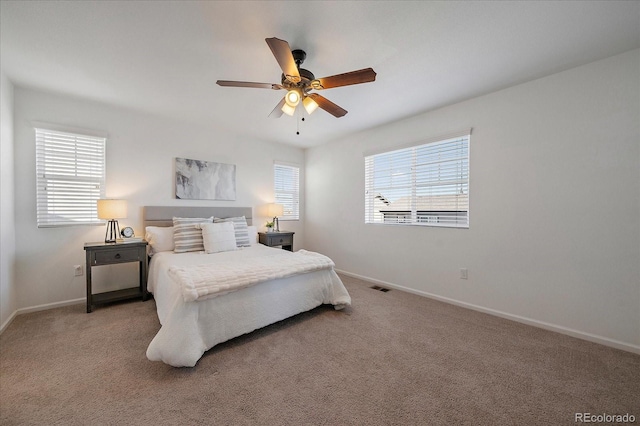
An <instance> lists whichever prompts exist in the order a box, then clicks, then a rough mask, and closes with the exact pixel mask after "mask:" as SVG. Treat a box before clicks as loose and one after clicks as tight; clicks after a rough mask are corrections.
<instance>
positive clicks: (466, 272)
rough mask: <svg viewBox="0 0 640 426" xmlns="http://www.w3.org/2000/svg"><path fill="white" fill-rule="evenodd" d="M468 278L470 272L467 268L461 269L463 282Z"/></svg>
mask: <svg viewBox="0 0 640 426" xmlns="http://www.w3.org/2000/svg"><path fill="white" fill-rule="evenodd" d="M467 278H469V271H467V268H461V269H460V279H461V280H466V279H467Z"/></svg>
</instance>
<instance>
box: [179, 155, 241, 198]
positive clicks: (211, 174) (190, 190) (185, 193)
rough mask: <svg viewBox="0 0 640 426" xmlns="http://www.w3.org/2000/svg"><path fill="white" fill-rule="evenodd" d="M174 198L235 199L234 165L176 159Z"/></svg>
mask: <svg viewBox="0 0 640 426" xmlns="http://www.w3.org/2000/svg"><path fill="white" fill-rule="evenodd" d="M176 198H178V199H182V200H224V201H234V200H235V199H236V165H235V164H224V163H214V162H211V161H201V160H190V159H188V158H176Z"/></svg>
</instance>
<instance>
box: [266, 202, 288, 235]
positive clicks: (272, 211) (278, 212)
mask: <svg viewBox="0 0 640 426" xmlns="http://www.w3.org/2000/svg"><path fill="white" fill-rule="evenodd" d="M267 214H268V215H269V216H273V222H274V225H275V227H276V229H275V230H276V232H280V222H279V221H278V216H282V215H283V214H284V206H283V205H282V204H276V203H271V204H269V205H268V206H267Z"/></svg>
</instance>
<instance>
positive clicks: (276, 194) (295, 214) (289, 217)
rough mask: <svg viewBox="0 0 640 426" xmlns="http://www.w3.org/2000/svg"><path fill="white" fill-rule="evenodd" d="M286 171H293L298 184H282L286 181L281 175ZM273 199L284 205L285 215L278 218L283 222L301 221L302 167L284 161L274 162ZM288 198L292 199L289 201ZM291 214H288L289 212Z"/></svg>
mask: <svg viewBox="0 0 640 426" xmlns="http://www.w3.org/2000/svg"><path fill="white" fill-rule="evenodd" d="M285 170H291V171H293V173H294V175H295V177H296V178H297V180H296V182H295V183H293V182H280V180H282V179H284V178H285V177H284V176H281V175H280V173H284V171H285ZM282 185H290V186H291V187H290V188H287V187H282ZM273 198H274V200H275V201H274V202H275V203H277V204H282V206H283V207H284V214H283V215H282V216H280V217H279V218H278V220H282V221H296V220H300V166H299V165H298V164H294V163H286V162H283V161H274V163H273ZM288 198H291V200H290V201H289V200H288ZM288 211H289V212H291V213H287V212H288Z"/></svg>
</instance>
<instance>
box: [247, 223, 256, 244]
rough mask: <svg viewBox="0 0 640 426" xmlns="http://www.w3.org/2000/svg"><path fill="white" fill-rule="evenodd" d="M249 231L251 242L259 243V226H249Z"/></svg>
mask: <svg viewBox="0 0 640 426" xmlns="http://www.w3.org/2000/svg"><path fill="white" fill-rule="evenodd" d="M247 231H248V233H249V243H250V244H251V245H254V244H258V227H257V226H247Z"/></svg>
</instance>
